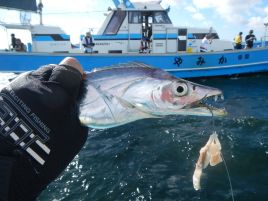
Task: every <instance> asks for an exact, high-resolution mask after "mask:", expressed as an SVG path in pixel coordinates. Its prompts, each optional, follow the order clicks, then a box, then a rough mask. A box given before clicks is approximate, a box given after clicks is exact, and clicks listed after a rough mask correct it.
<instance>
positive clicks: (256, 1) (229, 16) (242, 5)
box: [193, 0, 262, 24]
mask: <svg viewBox="0 0 268 201" xmlns="http://www.w3.org/2000/svg"><path fill="white" fill-rule="evenodd" d="M261 2H262V1H261V0H235V1H233V0H220V1H215V0H202V1H200V0H193V5H194V6H195V7H196V8H198V9H200V10H202V9H211V10H212V11H213V10H214V12H215V13H216V14H217V15H219V16H220V17H221V18H222V19H224V20H226V21H227V22H230V23H233V24H244V23H245V22H246V21H247V20H248V18H249V17H250V16H253V15H255V9H252V8H256V7H258V6H260V4H261Z"/></svg>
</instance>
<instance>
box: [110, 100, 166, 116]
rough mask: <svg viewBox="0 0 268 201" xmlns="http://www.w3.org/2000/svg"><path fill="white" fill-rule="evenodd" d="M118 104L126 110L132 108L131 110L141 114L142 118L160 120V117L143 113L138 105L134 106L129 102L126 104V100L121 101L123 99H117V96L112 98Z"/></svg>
mask: <svg viewBox="0 0 268 201" xmlns="http://www.w3.org/2000/svg"><path fill="white" fill-rule="evenodd" d="M114 97H115V98H116V99H117V100H118V102H120V104H121V105H122V106H124V107H128V108H132V109H133V110H136V111H137V112H139V113H141V114H142V116H143V118H162V117H161V116H157V115H153V114H150V113H148V112H146V111H143V110H142V109H141V108H142V107H140V105H134V104H132V103H130V102H128V101H127V100H125V99H123V98H120V97H117V96H114Z"/></svg>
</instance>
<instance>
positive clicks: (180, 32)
mask: <svg viewBox="0 0 268 201" xmlns="http://www.w3.org/2000/svg"><path fill="white" fill-rule="evenodd" d="M186 34H187V29H179V31H178V35H179V36H186Z"/></svg>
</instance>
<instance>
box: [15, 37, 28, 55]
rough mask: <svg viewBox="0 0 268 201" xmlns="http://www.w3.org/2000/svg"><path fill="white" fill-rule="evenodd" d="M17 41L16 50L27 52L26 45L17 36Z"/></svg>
mask: <svg viewBox="0 0 268 201" xmlns="http://www.w3.org/2000/svg"><path fill="white" fill-rule="evenodd" d="M15 43H16V45H15V50H16V51H17V52H26V46H25V44H24V43H23V42H21V40H20V39H19V38H16V40H15Z"/></svg>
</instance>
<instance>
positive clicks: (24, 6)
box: [0, 0, 37, 12]
mask: <svg viewBox="0 0 268 201" xmlns="http://www.w3.org/2000/svg"><path fill="white" fill-rule="evenodd" d="M0 7H4V8H8V9H18V10H25V11H34V12H36V11H37V7H36V0H0Z"/></svg>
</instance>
